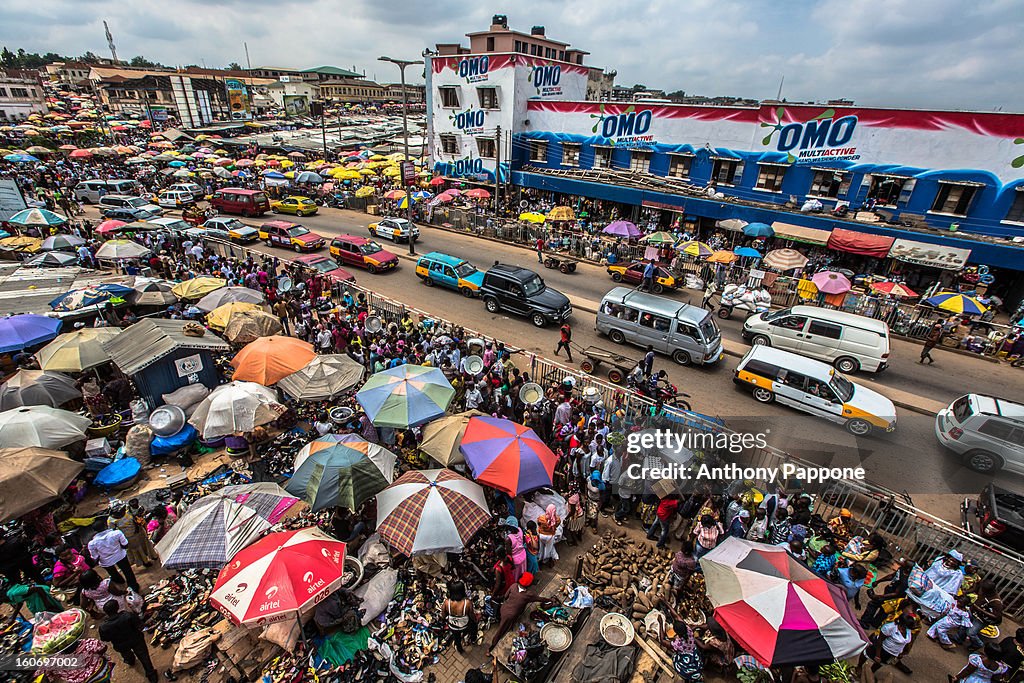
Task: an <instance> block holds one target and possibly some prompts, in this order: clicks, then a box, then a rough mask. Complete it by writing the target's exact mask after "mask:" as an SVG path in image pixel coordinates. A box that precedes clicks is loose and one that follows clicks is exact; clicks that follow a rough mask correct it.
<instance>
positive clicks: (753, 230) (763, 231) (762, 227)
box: [743, 223, 775, 237]
mask: <svg viewBox="0 0 1024 683" xmlns="http://www.w3.org/2000/svg"><path fill="white" fill-rule="evenodd" d="M743 234H744V235H746V236H747V237H774V236H775V230H774V229H772V226H770V225H768V224H767V223H747V224H746V225H744V226H743Z"/></svg>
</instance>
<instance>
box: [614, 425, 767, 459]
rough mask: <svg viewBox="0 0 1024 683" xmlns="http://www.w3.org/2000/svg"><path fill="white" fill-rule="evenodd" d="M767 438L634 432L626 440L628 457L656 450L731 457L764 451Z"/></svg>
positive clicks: (744, 434) (722, 434) (660, 431)
mask: <svg viewBox="0 0 1024 683" xmlns="http://www.w3.org/2000/svg"><path fill="white" fill-rule="evenodd" d="M767 445H768V438H767V436H766V435H765V434H750V433H742V434H741V433H739V432H687V433H684V434H676V433H675V432H670V431H666V430H658V431H654V432H646V431H645V432H633V433H632V434H630V435H628V436H627V437H626V452H627V453H633V454H636V453H643V452H644V451H648V450H652V449H653V450H657V451H659V452H662V453H675V454H676V455H678V454H679V453H682V452H683V451H699V450H711V449H718V450H723V449H724V450H728V451H729V452H730V453H742V452H743V451H745V450H747V449H748V448H765V447H766V446H767Z"/></svg>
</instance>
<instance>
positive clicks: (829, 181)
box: [808, 169, 846, 198]
mask: <svg viewBox="0 0 1024 683" xmlns="http://www.w3.org/2000/svg"><path fill="white" fill-rule="evenodd" d="M845 176H846V173H843V172H842V171H833V170H831V169H821V170H817V171H815V172H814V178H813V179H812V180H811V189H810V192H808V194H809V195H811V196H812V197H832V198H836V197H838V196H839V189H840V187H842V185H843V179H844V177H845Z"/></svg>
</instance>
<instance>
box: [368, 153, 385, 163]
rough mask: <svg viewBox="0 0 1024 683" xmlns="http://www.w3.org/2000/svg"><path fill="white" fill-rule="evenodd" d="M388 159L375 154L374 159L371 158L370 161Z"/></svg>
mask: <svg viewBox="0 0 1024 683" xmlns="http://www.w3.org/2000/svg"><path fill="white" fill-rule="evenodd" d="M386 158H387V157H385V156H383V155H380V154H374V155H373V156H372V157H370V161H384V160H385V159H386Z"/></svg>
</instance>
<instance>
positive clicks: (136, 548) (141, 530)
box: [107, 498, 156, 567]
mask: <svg viewBox="0 0 1024 683" xmlns="http://www.w3.org/2000/svg"><path fill="white" fill-rule="evenodd" d="M132 500H134V501H135V502H136V504H138V500H137V499H134V498H133V499H132ZM136 511H137V512H130V511H129V510H128V509H126V508H125V506H123V505H115V506H114V507H112V508H110V517H108V518H107V526H108V527H110V528H111V529H117V530H118V531H120V532H121V533H122V534H124V537H125V538H127V539H128V548H127V551H128V561H129V562H131V563H132V564H134V565H136V566H139V565H141V566H143V567H151V566H152V565H153V560H155V559H156V552H155V550H154V548H153V543H152V542H151V541H150V540H149V534H147V533H146V519H145V517H144V516H143V515H144V514H145V511H144V510H143V509H142V508H141V507H136Z"/></svg>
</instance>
